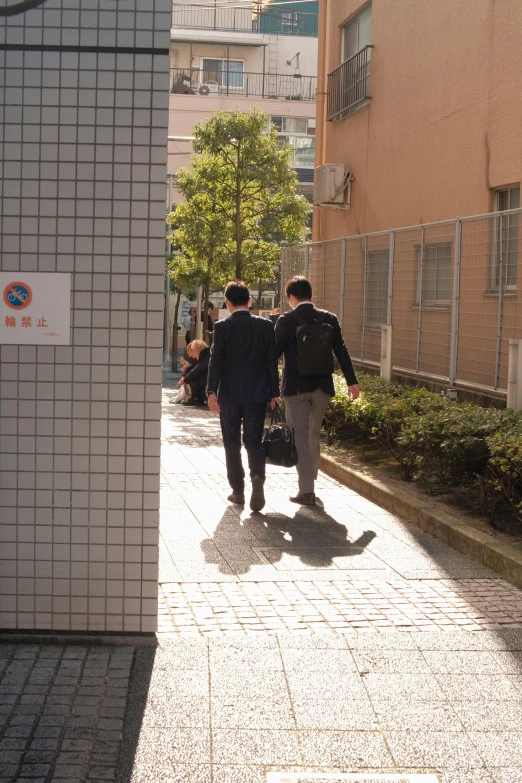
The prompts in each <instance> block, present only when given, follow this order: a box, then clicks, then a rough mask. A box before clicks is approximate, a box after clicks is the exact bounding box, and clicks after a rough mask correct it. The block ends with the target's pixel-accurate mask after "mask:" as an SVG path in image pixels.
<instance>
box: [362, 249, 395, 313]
mask: <svg viewBox="0 0 522 783" xmlns="http://www.w3.org/2000/svg"><path fill="white" fill-rule="evenodd" d="M389 269H390V254H389V252H388V251H387V250H377V251H372V252H369V253H367V254H366V286H365V291H366V296H365V301H364V323H365V324H366V326H381V325H382V324H385V323H387V321H388V274H389Z"/></svg>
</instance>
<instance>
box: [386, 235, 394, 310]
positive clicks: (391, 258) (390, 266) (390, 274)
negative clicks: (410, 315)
mask: <svg viewBox="0 0 522 783" xmlns="http://www.w3.org/2000/svg"><path fill="white" fill-rule="evenodd" d="M394 263H395V231H394V230H393V228H392V230H391V231H390V256H389V260H388V308H387V311H386V323H387V324H388V325H390V324H391V322H392V307H393V265H394Z"/></svg>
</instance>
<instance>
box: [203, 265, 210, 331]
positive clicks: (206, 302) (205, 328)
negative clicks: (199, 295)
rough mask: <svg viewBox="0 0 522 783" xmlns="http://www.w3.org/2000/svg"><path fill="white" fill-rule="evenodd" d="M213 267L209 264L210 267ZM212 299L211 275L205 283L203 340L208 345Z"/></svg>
mask: <svg viewBox="0 0 522 783" xmlns="http://www.w3.org/2000/svg"><path fill="white" fill-rule="evenodd" d="M210 266H211V265H210V264H209V267H210ZM209 298H210V275H209V276H207V278H206V279H205V282H204V283H203V339H204V341H205V342H206V344H207V345H210V332H209V330H208V318H209V315H208V305H209Z"/></svg>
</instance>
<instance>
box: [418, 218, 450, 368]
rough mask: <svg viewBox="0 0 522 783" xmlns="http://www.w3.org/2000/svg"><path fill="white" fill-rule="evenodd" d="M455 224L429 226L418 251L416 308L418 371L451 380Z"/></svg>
mask: <svg viewBox="0 0 522 783" xmlns="http://www.w3.org/2000/svg"><path fill="white" fill-rule="evenodd" d="M455 230H456V224H455V222H451V223H440V224H436V225H429V226H425V228H424V229H423V235H424V237H423V239H424V241H423V243H422V242H421V247H420V248H418V249H417V253H416V256H417V276H418V282H417V287H416V306H417V308H419V313H420V316H421V317H420V318H419V327H418V329H419V331H418V334H417V343H418V359H417V367H416V369H417V371H418V372H419V373H420V374H421V375H425V376H435V377H438V378H443V379H444V380H446V381H447V380H449V376H450V354H451V324H452V301H453V273H454V262H455Z"/></svg>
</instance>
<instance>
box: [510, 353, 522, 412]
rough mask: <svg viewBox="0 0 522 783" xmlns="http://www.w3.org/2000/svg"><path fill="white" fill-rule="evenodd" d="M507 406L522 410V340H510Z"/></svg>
mask: <svg viewBox="0 0 522 783" xmlns="http://www.w3.org/2000/svg"><path fill="white" fill-rule="evenodd" d="M507 407H508V408H512V409H513V410H515V411H520V410H522V340H515V339H513V338H511V339H510V340H509V360H508V386H507Z"/></svg>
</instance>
